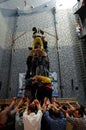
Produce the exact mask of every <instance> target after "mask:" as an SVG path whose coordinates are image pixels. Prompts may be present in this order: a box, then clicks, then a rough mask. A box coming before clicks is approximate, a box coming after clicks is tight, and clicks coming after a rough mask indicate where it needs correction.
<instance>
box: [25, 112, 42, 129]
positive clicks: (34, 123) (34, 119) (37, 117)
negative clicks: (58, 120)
mask: <svg viewBox="0 0 86 130" xmlns="http://www.w3.org/2000/svg"><path fill="white" fill-rule="evenodd" d="M42 115H43V114H42V111H41V110H38V112H37V114H35V113H34V112H32V113H30V114H29V115H28V113H27V112H24V113H23V123H24V130H40V128H41V118H42Z"/></svg>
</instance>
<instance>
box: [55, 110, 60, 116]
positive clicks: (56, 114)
mask: <svg viewBox="0 0 86 130" xmlns="http://www.w3.org/2000/svg"><path fill="white" fill-rule="evenodd" d="M60 117H61V112H60V110H55V111H54V118H60Z"/></svg>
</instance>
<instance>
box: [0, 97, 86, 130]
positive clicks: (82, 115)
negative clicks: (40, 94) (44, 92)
mask: <svg viewBox="0 0 86 130" xmlns="http://www.w3.org/2000/svg"><path fill="white" fill-rule="evenodd" d="M68 123H69V124H70V125H69V124H68ZM0 130H86V108H85V107H83V106H81V105H79V104H78V103H77V102H76V108H75V107H74V106H72V105H71V104H70V103H69V102H68V101H65V103H64V105H63V104H61V103H60V102H59V101H58V99H57V98H52V103H50V101H49V98H47V97H45V98H44V102H43V105H42V106H41V104H40V102H39V101H38V100H37V99H35V100H33V101H32V102H31V101H30V99H28V98H24V97H22V98H20V99H17V98H13V100H12V102H11V103H10V105H9V106H6V107H4V108H3V109H1V111H0Z"/></svg>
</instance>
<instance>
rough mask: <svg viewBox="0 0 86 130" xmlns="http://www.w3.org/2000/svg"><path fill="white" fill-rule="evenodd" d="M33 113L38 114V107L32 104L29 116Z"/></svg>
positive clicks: (29, 107)
mask: <svg viewBox="0 0 86 130" xmlns="http://www.w3.org/2000/svg"><path fill="white" fill-rule="evenodd" d="M32 112H34V113H36V112H37V106H35V105H32V104H31V105H29V106H28V114H30V113H32Z"/></svg>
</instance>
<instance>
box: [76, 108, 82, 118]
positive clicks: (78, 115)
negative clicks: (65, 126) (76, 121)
mask: <svg viewBox="0 0 86 130" xmlns="http://www.w3.org/2000/svg"><path fill="white" fill-rule="evenodd" d="M73 116H74V117H76V118H80V117H83V116H84V112H83V111H82V110H81V109H76V110H75V111H74V112H73Z"/></svg>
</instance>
